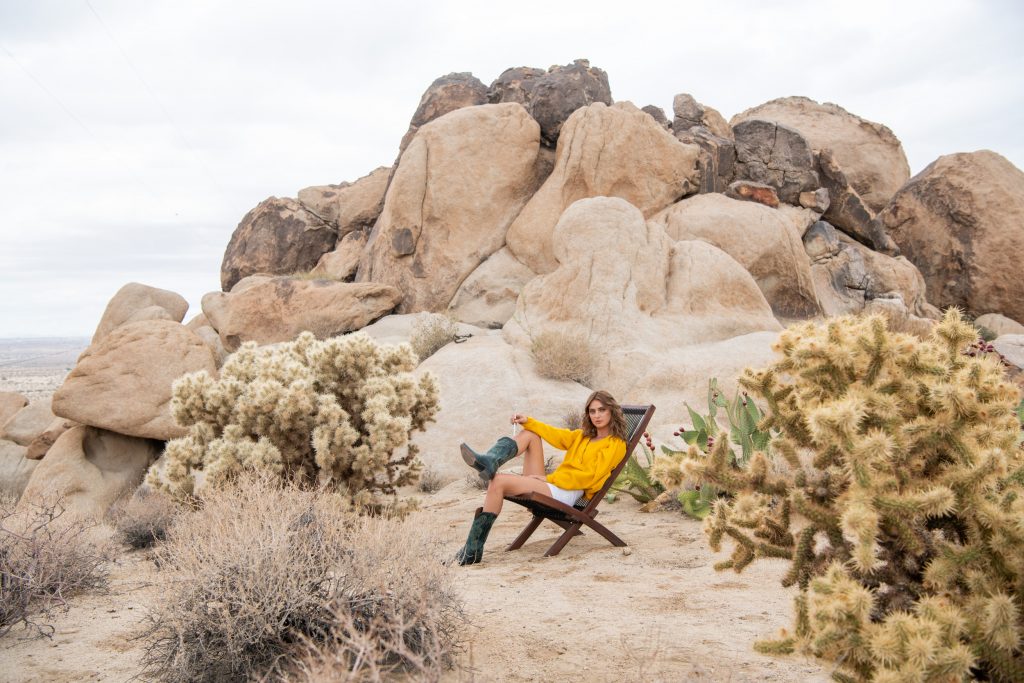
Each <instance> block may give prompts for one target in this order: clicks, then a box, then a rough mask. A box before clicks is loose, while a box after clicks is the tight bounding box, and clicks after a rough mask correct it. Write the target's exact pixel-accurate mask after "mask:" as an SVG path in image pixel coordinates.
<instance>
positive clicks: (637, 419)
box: [576, 405, 654, 511]
mask: <svg viewBox="0 0 1024 683" xmlns="http://www.w3.org/2000/svg"><path fill="white" fill-rule="evenodd" d="M622 414H623V417H625V418H626V454H625V455H624V456H622V460H620V461H619V462H618V464H616V465H615V467H613V468H612V472H611V474H609V475H608V478H607V479H606V480H605V482H604V486H602V487H601V490H600V491H598V492H597V493H595V494H594V495H593V496H592V497H591V498H590V500H589V501H585V499H583V498H581V499H580V501H579V503H578V504H577V506H576V507H579V509H581V510H587V511H589V510H592V509H593V508H595V507H597V505H598V503H600V502H601V499H602V498H604V494H605V493H607V492H608V489H610V488H611V487H612V484H614V483H615V480H616V479H617V478H618V477H619V473H620V472H622V468H623V467H625V466H626V461H627V460H629V456H630V455H632V454H633V449H634V448H636V445H637V444H638V443H640V437H641V436H643V433H644V430H645V429H647V424H648V423H649V422H650V421H651V418H652V417H654V406H653V405H624V406H622ZM581 504H582V506H581Z"/></svg>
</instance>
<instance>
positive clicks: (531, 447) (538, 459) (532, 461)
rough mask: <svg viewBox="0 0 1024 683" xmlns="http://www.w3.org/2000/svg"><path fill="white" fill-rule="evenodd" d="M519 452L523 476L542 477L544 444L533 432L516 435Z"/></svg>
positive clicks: (524, 431) (525, 431) (522, 432)
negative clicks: (521, 459) (521, 455)
mask: <svg viewBox="0 0 1024 683" xmlns="http://www.w3.org/2000/svg"><path fill="white" fill-rule="evenodd" d="M515 438H516V443H517V444H518V445H519V452H520V453H522V454H523V476H526V477H528V476H530V475H531V474H538V475H541V476H544V442H543V441H542V440H541V438H540V437H539V436H537V435H536V434H534V433H533V432H530V431H527V430H525V429H524V430H523V431H521V432H519V433H518V434H516V437H515Z"/></svg>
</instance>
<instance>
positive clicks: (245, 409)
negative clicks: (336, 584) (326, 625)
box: [147, 332, 438, 510]
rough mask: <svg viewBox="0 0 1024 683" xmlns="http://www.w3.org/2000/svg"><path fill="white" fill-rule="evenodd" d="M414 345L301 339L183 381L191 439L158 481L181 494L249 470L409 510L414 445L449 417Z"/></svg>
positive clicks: (168, 460) (168, 456) (182, 409)
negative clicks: (441, 415)
mask: <svg viewBox="0 0 1024 683" xmlns="http://www.w3.org/2000/svg"><path fill="white" fill-rule="evenodd" d="M415 367H416V357H415V356H414V355H413V352H412V349H411V348H410V347H409V346H408V345H405V344H403V345H400V346H381V345H378V344H377V343H376V342H375V341H374V340H373V339H371V338H370V337H369V336H368V335H366V334H363V333H355V334H350V335H346V336H344V337H335V338H333V339H328V340H325V341H317V339H316V338H315V337H314V336H313V335H312V334H311V333H309V332H303V333H302V334H301V335H299V338H298V339H296V340H295V341H294V342H291V343H287V344H278V345H275V346H267V347H257V346H256V345H255V344H253V343H251V342H247V343H245V344H243V345H242V348H241V349H239V350H238V351H237V352H235V353H233V354H232V355H231V356H229V357H228V359H227V361H226V362H225V363H224V366H223V367H222V368H221V369H220V374H219V377H217V378H214V377H212V376H210V375H209V374H208V373H206V372H205V371H203V372H197V373H192V374H189V375H185V376H183V377H181V378H180V379H178V380H177V381H176V382H175V383H174V390H173V398H172V400H171V412H172V414H173V416H174V419H175V421H176V422H177V423H178V424H179V425H181V426H183V427H187V428H188V433H187V435H186V436H183V437H181V438H178V439H173V440H171V441H169V442H168V443H167V447H166V450H165V452H164V458H163V459H164V460H165V462H164V463H163V465H162V466H160V465H155V466H154V467H153V468H152V469H151V470H150V473H149V476H148V478H147V482H148V483H149V484H150V485H151V486H152V487H153V488H156V489H161V490H164V491H168V492H169V493H171V494H172V495H174V496H177V497H183V496H189V495H192V494H194V493H195V492H196V487H197V483H198V482H199V481H200V479H201V480H202V483H203V484H204V485H210V486H217V485H220V484H222V483H224V482H225V481H227V480H229V479H231V478H232V477H234V476H236V475H237V474H239V473H240V472H242V471H243V470H246V469H252V470H262V471H266V472H272V473H274V474H275V475H277V476H280V477H282V478H284V479H287V480H289V481H294V482H297V483H299V484H317V485H323V486H329V487H331V488H334V489H336V490H338V491H340V492H341V493H343V494H344V495H345V496H346V497H347V498H348V499H349V500H350V501H351V502H352V503H353V504H355V505H356V506H358V507H360V508H364V509H371V510H375V509H382V508H384V507H389V506H390V507H391V508H392V509H395V510H401V508H402V505H403V504H402V503H401V502H400V501H398V500H397V489H398V487H400V486H403V485H405V484H409V483H413V482H414V481H415V480H416V478H417V477H418V476H419V471H420V467H421V464H420V462H419V459H418V458H417V457H416V456H417V449H416V447H415V446H414V445H413V444H411V443H409V437H410V435H411V434H412V431H413V430H415V429H423V428H424V426H425V425H426V423H427V422H429V421H430V420H432V419H433V417H434V415H435V413H436V412H437V409H438V402H437V385H436V382H435V380H434V378H433V377H432V376H431V375H429V374H425V375H423V376H421V377H420V379H419V380H418V381H417V380H416V379H415V378H414V377H413V376H412V374H411V372H412V371H413V370H414V369H415Z"/></svg>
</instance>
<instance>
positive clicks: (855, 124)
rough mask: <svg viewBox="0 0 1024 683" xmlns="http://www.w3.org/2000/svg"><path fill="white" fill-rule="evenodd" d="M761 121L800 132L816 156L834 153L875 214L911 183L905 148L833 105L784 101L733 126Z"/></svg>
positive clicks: (875, 126)
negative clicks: (815, 151)
mask: <svg viewBox="0 0 1024 683" xmlns="http://www.w3.org/2000/svg"><path fill="white" fill-rule="evenodd" d="M750 119H761V120H767V121H775V122H777V123H781V124H784V125H786V126H789V127H790V128H793V129H795V130H798V131H800V134H801V135H802V136H803V137H804V138H805V139H806V140H807V141H808V142H809V143H810V144H811V147H812V148H814V149H815V150H823V149H831V150H832V153H833V154H834V155H835V160H836V162H838V165H839V167H840V168H842V170H843V171H844V172H845V173H846V175H847V177H848V178H849V179H850V184H851V186H852V188H853V190H854V191H855V192H856V193H857V194H858V195H859V196H860V198H862V199H863V200H864V203H865V204H866V205H867V208H868V209H869V210H870V211H872V212H878V211H881V210H882V208H883V207H884V206H885V205H886V204H887V203H888V201H889V199H890V198H891V197H892V196H893V195H894V194H895V193H896V191H897V190H899V189H900V187H902V186H903V184H904V183H905V182H907V179H908V178H910V166H909V165H908V164H907V157H906V155H905V154H904V153H903V146H902V145H901V144H900V141H899V140H898V139H897V138H896V136H895V135H893V132H892V131H891V130H889V129H888V128H886V127H885V126H883V125H882V124H880V123H874V122H872V121H868V120H866V119H863V118H861V117H859V116H857V115H856V114H851V113H850V112H848V111H846V110H845V109H843V108H842V107H840V106H839V105H836V104H832V103H830V102H826V103H825V104H818V103H817V102H815V101H814V100H811V99H808V98H806V97H783V98H780V99H776V100H772V101H770V102H765V103H764V104H761V105H758V106H756V107H754V108H753V109H748V110H746V111H744V112H741V113H739V114H737V115H736V116H734V117H733V118H732V121H731V123H732V125H733V126H736V125H737V124H738V123H740V122H742V121H747V120H750Z"/></svg>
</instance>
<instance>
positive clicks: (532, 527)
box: [505, 515, 544, 550]
mask: <svg viewBox="0 0 1024 683" xmlns="http://www.w3.org/2000/svg"><path fill="white" fill-rule="evenodd" d="M543 521H544V518H543V517H540V516H538V515H534V516H533V519H531V520H530V522H529V523H528V524H527V525H526V526H525V527H524V528H523V530H522V531H520V532H519V535H518V536H516V540H514V541H512V545H510V546H509V547H507V548H505V550H519V549H520V548H522V547H523V544H524V543H526V541H527V539H529V538H530V536H532V535H533V532H534V531H536V530H537V527H539V526H540V523H541V522H543Z"/></svg>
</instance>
